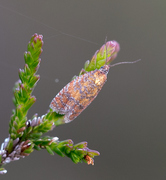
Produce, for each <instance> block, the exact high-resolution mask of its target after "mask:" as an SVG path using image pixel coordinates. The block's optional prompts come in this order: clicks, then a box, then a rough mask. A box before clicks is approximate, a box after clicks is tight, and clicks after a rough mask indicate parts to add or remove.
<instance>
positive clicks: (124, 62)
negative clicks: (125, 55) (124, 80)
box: [109, 59, 141, 67]
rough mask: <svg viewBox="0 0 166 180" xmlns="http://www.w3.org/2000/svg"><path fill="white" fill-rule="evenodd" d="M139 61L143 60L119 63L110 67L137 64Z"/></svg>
mask: <svg viewBox="0 0 166 180" xmlns="http://www.w3.org/2000/svg"><path fill="white" fill-rule="evenodd" d="M138 61H141V59H138V60H136V61H132V62H119V63H115V64H112V65H109V66H110V67H114V66H118V65H121V64H133V63H137V62H138Z"/></svg>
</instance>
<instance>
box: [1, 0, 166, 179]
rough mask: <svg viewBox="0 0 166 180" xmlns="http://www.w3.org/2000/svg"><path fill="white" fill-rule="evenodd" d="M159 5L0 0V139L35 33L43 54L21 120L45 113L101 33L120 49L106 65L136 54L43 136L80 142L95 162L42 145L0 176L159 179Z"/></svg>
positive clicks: (162, 27)
mask: <svg viewBox="0 0 166 180" xmlns="http://www.w3.org/2000/svg"><path fill="white" fill-rule="evenodd" d="M165 9H166V1H162V0H158V1H157V0H156V1H150V0H138V1H137V0H134V1H132V0H126V1H124V0H116V1H115V0H114V1H111V0H103V1H102V0H96V1H95V0H84V1H77V0H70V1H67V0H61V1H60V0H59V1H57V0H54V1H53V0H48V1H46V0H40V1H39V0H28V1H23V0H1V1H0V47H1V48H0V109H1V119H0V142H3V140H4V139H5V138H6V137H7V136H8V122H9V120H10V116H11V110H12V109H13V108H14V106H13V104H12V96H13V95H12V88H13V85H14V83H15V81H16V80H17V79H18V69H19V68H23V66H24V60H23V53H24V51H25V50H26V47H27V43H28V41H29V39H30V37H31V36H32V35H33V34H34V33H35V32H37V33H39V34H43V36H44V46H43V49H44V52H43V54H42V62H41V67H40V70H39V72H38V73H39V74H40V75H41V80H40V81H39V83H38V85H37V87H36V88H35V90H34V92H33V94H34V95H35V96H36V97H37V102H36V103H35V105H34V106H33V107H32V109H31V110H30V111H29V114H28V117H29V118H31V116H32V115H33V114H34V113H36V112H38V114H39V115H42V114H44V113H45V112H46V110H47V109H48V106H49V103H50V102H51V100H52V98H53V97H54V96H55V95H56V94H57V93H58V91H59V90H60V89H61V88H62V87H63V86H65V85H66V84H67V83H68V82H69V81H70V80H71V78H72V77H73V76H74V75H77V74H78V73H79V71H80V70H81V68H82V67H83V65H84V62H85V61H86V60H87V59H91V57H92V55H93V54H94V52H95V51H96V50H97V49H99V48H100V47H101V45H102V44H103V43H104V41H105V37H106V36H107V37H108V40H117V41H118V42H119V43H120V46H121V50H120V53H119V54H118V57H117V58H116V60H115V61H114V63H115V62H120V61H134V60H137V59H140V58H141V59H142V61H141V62H139V63H137V64H133V65H122V66H117V67H114V68H112V69H111V70H110V73H109V74H108V81H107V83H106V84H105V86H104V87H103V89H102V91H101V92H100V94H99V96H98V97H97V98H96V99H95V101H94V102H93V103H92V104H91V105H90V106H89V107H88V108H87V109H86V110H85V111H84V112H83V113H82V114H81V115H80V116H79V117H78V118H77V119H75V120H74V121H73V122H72V123H69V124H65V125H63V126H59V127H57V128H55V129H54V130H53V131H52V132H50V133H49V135H51V136H58V137H59V138H60V140H64V139H68V138H71V139H72V140H73V141H74V142H75V143H78V142H81V141H88V145H89V148H91V149H96V150H98V151H100V153H101V155H100V156H99V157H96V158H95V166H88V165H86V164H83V163H82V164H77V165H75V164H74V163H72V161H71V160H70V159H68V158H66V157H65V158H61V157H59V156H58V155H55V156H50V155H49V154H48V153H47V152H46V151H44V150H43V151H40V152H33V153H32V154H31V155H30V156H29V157H27V158H26V159H21V160H20V161H18V162H13V163H10V164H9V165H7V166H6V168H7V170H8V173H7V174H6V175H4V176H1V177H0V179H14V180H15V179H17V180H20V179H24V180H29V179H40V180H44V179H46V178H47V179H59V180H61V179H68V180H73V179H79V180H83V179H88V180H92V179H95V180H100V179H103V180H109V179H112V180H156V179H157V180H165V179H166V118H165V100H166V95H165V90H166V84H165V81H166V80H165V77H166V70H165V69H166V68H165V67H166V58H165V52H166V50H165V48H166V37H165V35H166V33H165V32H166V13H165ZM56 78H58V79H59V83H56V82H55V79H56Z"/></svg>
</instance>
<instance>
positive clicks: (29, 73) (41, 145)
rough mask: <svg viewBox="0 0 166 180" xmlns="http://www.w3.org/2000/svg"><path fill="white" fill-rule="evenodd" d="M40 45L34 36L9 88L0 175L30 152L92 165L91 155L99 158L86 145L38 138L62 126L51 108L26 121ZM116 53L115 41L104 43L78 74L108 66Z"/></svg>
mask: <svg viewBox="0 0 166 180" xmlns="http://www.w3.org/2000/svg"><path fill="white" fill-rule="evenodd" d="M42 46H43V36H42V35H38V34H34V35H33V36H32V38H31V40H30V42H29V43H28V48H27V51H26V52H25V53H24V60H25V66H24V68H23V69H20V70H19V80H18V81H17V82H16V83H15V86H14V88H13V94H14V98H13V102H14V105H15V109H14V110H13V112H12V116H11V120H10V122H9V136H8V138H6V139H5V140H4V142H3V143H2V145H1V149H0V174H5V173H6V172H7V170H5V169H4V165H6V164H7V163H10V162H11V161H15V160H19V159H20V158H21V157H25V156H28V155H30V153H32V152H33V150H34V149H35V150H41V149H46V150H47V151H48V153H49V154H51V155H53V154H54V153H56V154H58V155H60V156H62V157H64V156H67V157H69V158H71V160H72V161H73V162H74V163H78V162H86V163H87V164H92V165H93V164H94V160H93V158H94V156H99V152H98V151H95V150H91V149H89V148H88V147H87V142H81V143H78V144H75V145H74V143H73V141H72V140H71V139H68V140H64V141H59V138H58V137H49V136H42V135H43V134H44V133H46V132H48V131H50V130H52V129H54V128H55V127H56V126H59V125H61V124H64V123H65V122H64V116H63V115H60V114H58V113H56V112H53V111H52V109H49V110H48V111H47V113H45V114H44V115H42V116H38V115H37V114H35V115H34V116H33V117H32V118H31V119H27V113H28V110H29V109H30V108H31V106H32V105H33V104H34V103H35V101H36V98H35V96H33V95H32V92H33V90H34V88H35V86H36V84H37V82H38V81H39V79H40V76H39V75H37V74H36V73H37V71H38V69H39V66H40V62H41V59H40V55H41V53H42V51H43V50H42ZM118 51H119V44H118V43H117V42H116V41H108V42H107V43H105V44H104V45H103V46H102V47H101V48H100V50H98V51H96V53H95V54H94V56H93V57H92V59H91V61H86V63H85V66H84V69H82V70H81V72H80V74H79V75H82V74H84V73H85V72H89V71H93V70H95V69H100V67H101V66H103V65H105V64H109V63H110V62H111V61H112V60H113V59H114V58H115V57H116V56H117V53H118Z"/></svg>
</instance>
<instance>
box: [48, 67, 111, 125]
mask: <svg viewBox="0 0 166 180" xmlns="http://www.w3.org/2000/svg"><path fill="white" fill-rule="evenodd" d="M108 71H109V66H108V65H105V66H103V67H102V68H100V69H99V70H97V69H96V70H94V71H90V72H87V73H85V74H83V75H81V76H77V77H76V78H75V79H74V80H72V81H71V82H70V83H68V84H67V85H66V86H65V87H64V88H63V89H62V90H61V91H60V92H59V93H58V94H57V95H56V96H55V98H54V99H53V100H52V102H51V104H50V108H51V109H52V110H53V111H55V112H57V113H59V114H64V115H65V117H64V120H65V122H66V123H67V122H70V121H72V120H74V119H75V118H76V117H77V116H78V115H79V114H80V113H81V112H82V111H83V110H84V109H85V108H86V107H87V106H88V105H89V104H90V103H91V102H92V101H93V100H94V99H95V97H96V96H97V95H98V93H99V92H100V90H101V88H102V87H103V85H104V83H105V82H106V80H107V73H108Z"/></svg>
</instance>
